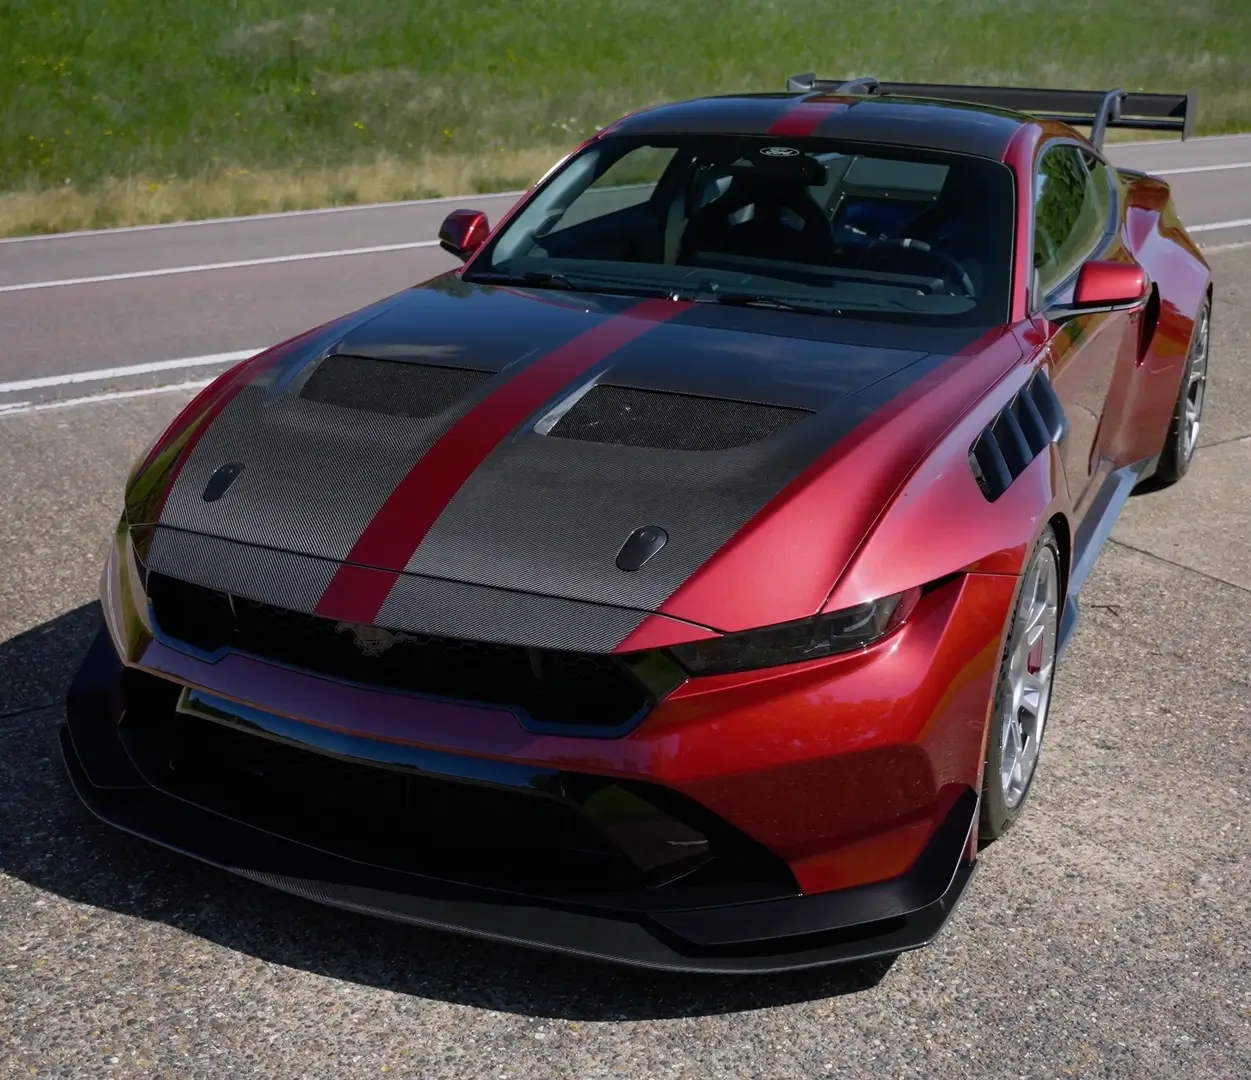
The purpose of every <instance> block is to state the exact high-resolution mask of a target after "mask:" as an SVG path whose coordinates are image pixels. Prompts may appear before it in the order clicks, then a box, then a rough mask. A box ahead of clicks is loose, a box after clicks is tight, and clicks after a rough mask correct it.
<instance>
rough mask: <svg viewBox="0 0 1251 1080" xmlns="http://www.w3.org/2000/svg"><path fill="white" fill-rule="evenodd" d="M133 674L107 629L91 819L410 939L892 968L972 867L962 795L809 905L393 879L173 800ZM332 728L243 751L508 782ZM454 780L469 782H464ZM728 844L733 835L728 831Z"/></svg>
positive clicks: (650, 890)
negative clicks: (905, 841) (388, 925)
mask: <svg viewBox="0 0 1251 1080" xmlns="http://www.w3.org/2000/svg"><path fill="white" fill-rule="evenodd" d="M123 673H124V668H123V665H122V663H121V661H120V660H119V659H118V656H117V652H116V650H115V648H114V645H113V642H112V640H111V637H110V635H109V634H108V633H107V632H106V631H103V630H102V631H101V633H100V635H99V636H98V637H97V639H96V641H95V642H94V644H93V645H92V647H91V649H90V651H89V653H88V655H87V657H86V658H85V660H84V662H83V664H82V667H81V668H80V670H79V672H78V675H77V677H76V678H75V680H74V683H73V684H72V686H71V688H70V692H69V697H68V702H67V725H66V728H65V730H64V731H63V733H62V737H61V744H62V748H63V751H64V755H65V761H66V765H67V768H68V771H69V775H70V779H71V781H72V782H73V785H74V787H75V790H76V791H77V793H78V795H79V796H80V798H81V799H82V801H83V802H84V803H85V804H86V805H87V807H88V808H89V809H90V810H91V811H92V812H93V813H95V814H96V815H97V816H98V817H99V818H101V819H102V820H104V821H106V822H108V823H109V824H112V825H114V826H116V827H118V828H120V829H123V830H125V831H127V832H130V833H132V834H134V835H137V836H140V837H143V838H145V839H148V840H151V841H153V842H155V843H158V844H161V845H163V846H165V847H167V848H169V849H171V850H175V851H179V852H182V853H184V854H187V855H190V856H192V857H194V858H197V859H199V860H201V861H203V862H206V863H209V864H211V865H214V866H217V867H219V868H221V869H224V870H229V871H231V872H232V873H236V874H239V875H241V876H243V877H247V878H250V879H252V880H254V881H259V882H261V883H263V884H266V885H269V886H272V887H274V888H277V889H281V890H284V891H286V892H290V893H293V894H296V895H300V896H304V897H306V898H308V899H312V900H316V901H318V902H320V903H324V904H329V905H332V906H335V907H340V908H345V909H349V910H354V911H359V912H365V913H370V914H375V915H379V916H383V917H387V918H390V919H395V920H398V921H401V922H407V923H411V924H414V925H420V926H426V927H432V928H436V929H441V930H448V931H454V932H458V933H464V934H469V935H472V936H476V937H482V938H488V939H492V940H498V941H505V942H510V943H515V944H519V945H524V946H530V947H536V948H541V949H546V950H551V951H556V952H564V953H571V954H577V955H581V956H586V957H591V958H597V959H601V960H608V961H616V962H622V963H627V964H632V965H636V966H643V967H651V968H662V969H670V970H679V971H705V972H724V973H735V972H739V973H746V972H773V971H784V970H792V969H799V968H807V967H815V966H820V965H825V964H832V963H839V962H846V961H851V960H857V959H865V958H869V957H875V956H883V955H893V954H896V953H899V952H902V951H905V950H908V949H914V948H918V947H920V946H923V945H925V944H927V943H929V942H930V941H931V940H932V939H933V938H934V937H935V936H936V935H937V933H938V932H939V930H940V929H941V928H942V926H943V925H944V923H945V922H946V921H947V919H948V918H949V916H950V915H951V912H952V910H953V909H954V907H955V905H956V903H957V902H958V900H959V899H960V897H961V895H962V894H963V892H964V890H965V888H966V886H967V884H968V881H969V879H970V877H971V875H972V873H973V870H974V866H975V864H974V863H973V862H972V861H971V859H970V857H969V856H970V852H971V850H972V844H971V838H972V835H973V829H974V827H975V825H976V820H977V799H976V796H975V794H974V790H973V788H972V787H971V786H965V787H963V788H959V789H958V790H957V793H956V794H955V796H954V798H952V799H950V800H949V803H948V805H947V807H946V808H945V810H944V812H943V814H942V816H941V817H940V818H939V820H938V822H937V825H936V827H934V828H933V829H932V831H930V833H929V836H928V839H927V840H926V842H925V843H924V845H923V847H922V848H921V849H920V852H919V854H918V855H917V856H916V857H915V859H913V860H912V861H911V862H910V864H909V865H908V866H907V868H906V869H905V870H904V871H903V872H902V873H899V874H897V875H895V876H893V877H889V878H886V879H882V880H877V881H873V882H870V883H867V884H861V885H857V886H854V887H849V888H842V889H835V890H832V891H822V892H811V891H809V892H808V893H804V892H802V891H801V890H800V888H799V887H798V886H797V885H796V884H795V881H794V879H793V878H790V879H789V882H787V881H781V880H779V879H778V878H777V877H776V876H775V877H774V878H773V879H772V880H771V881H770V882H768V883H767V884H764V883H761V882H757V883H755V884H754V885H753V886H752V887H750V888H747V887H742V886H741V885H740V887H729V886H726V885H725V884H724V883H722V884H719V885H716V886H715V887H710V888H707V889H703V890H699V889H683V888H682V887H681V885H680V883H679V886H678V887H677V888H672V887H668V886H666V887H656V886H655V884H654V883H653V884H651V885H646V886H639V887H636V888H633V889H630V888H624V887H618V888H615V889H601V890H600V891H599V892H587V891H586V890H579V889H577V888H573V889H568V888H566V889H564V890H552V891H550V892H546V893H545V891H544V890H543V888H542V887H541V886H540V887H538V888H534V887H512V886H509V885H499V884H491V883H489V881H490V879H489V874H488V875H487V877H486V878H485V879H484V877H483V874H482V873H475V874H472V875H469V877H470V878H471V879H472V880H467V879H465V878H460V879H458V878H457V876H456V875H455V874H451V873H447V872H443V871H440V872H439V873H437V874H434V873H423V872H412V871H411V870H409V869H397V868H396V867H395V866H390V865H382V864H380V862H379V861H378V860H368V859H363V858H356V857H355V856H354V854H347V853H346V852H345V850H344V849H343V847H342V846H341V845H340V846H339V847H338V848H337V849H336V848H334V847H332V846H323V845H321V844H319V842H318V840H317V838H316V837H311V838H310V837H309V836H300V837H299V838H296V837H295V836H293V835H284V834H283V833H282V832H280V831H279V832H276V831H275V830H274V829H272V828H266V827H261V826H262V825H263V824H264V823H258V822H257V821H255V820H253V819H250V818H249V816H248V814H247V813H242V814H240V813H236V812H234V811H233V810H231V809H230V808H229V807H224V806H223V805H222V804H220V803H213V804H212V805H209V804H206V803H205V802H204V801H203V800H200V801H197V796H196V794H195V791H194V790H193V789H185V790H176V789H173V788H170V787H169V785H167V784H165V783H164V782H163V780H162V778H161V775H157V773H156V772H154V769H157V772H159V769H158V767H157V766H156V765H154V764H153V763H152V762H150V761H145V760H143V757H142V755H141V754H137V753H136V746H138V745H139V743H137V742H135V740H134V739H133V738H131V739H129V740H128V739H127V738H126V737H125V735H126V731H127V724H129V723H134V722H137V721H142V722H143V723H144V724H147V725H149V726H150V727H152V728H153V729H155V730H164V729H173V728H176V727H177V726H178V722H179V718H180V717H182V714H181V713H176V712H170V713H169V714H168V715H164V714H162V715H160V716H143V717H138V716H137V715H132V716H130V717H129V719H128V710H129V712H130V713H133V714H137V712H138V710H139V706H138V705H136V704H135V703H134V702H133V701H132V702H130V703H129V704H128V702H127V701H126V700H125V694H124V691H123V685H124V674H123ZM264 715H269V714H264ZM275 719H276V718H275ZM328 730H329V729H327V728H322V727H318V726H316V725H311V724H303V723H294V724H293V723H292V722H290V721H285V722H284V724H283V725H282V726H281V729H279V728H278V727H275V728H274V729H273V730H269V731H264V732H258V733H252V734H248V735H246V736H244V737H245V738H249V739H257V738H268V739H270V740H274V741H278V742H281V743H284V744H286V745H287V746H289V747H293V749H292V752H293V753H298V754H304V755H311V757H309V759H308V760H309V761H313V760H314V759H316V760H317V761H329V760H331V759H333V760H334V761H337V762H340V763H342V762H347V763H349V764H350V765H351V766H352V767H361V768H374V769H378V770H379V772H378V774H377V775H378V776H379V778H381V777H382V776H383V775H384V770H385V773H386V774H387V775H390V774H393V773H395V772H397V771H398V772H401V773H404V774H406V775H407V776H409V777H410V778H413V777H415V778H417V779H419V780H420V781H421V782H423V783H424V782H426V781H427V780H430V779H431V778H435V779H436V780H437V782H438V783H441V784H447V783H451V784H453V785H456V786H457V787H458V788H460V787H461V786H462V785H463V786H464V787H465V788H467V789H468V788H472V786H473V785H475V784H477V785H481V784H483V783H484V782H487V781H489V782H490V783H493V784H499V783H503V782H505V781H501V780H500V779H499V778H498V777H495V776H491V777H485V778H484V775H483V770H484V767H485V766H487V765H489V764H491V763H487V762H484V760H483V759H481V758H475V757H471V756H466V755H462V754H444V755H439V754H434V755H430V754H426V755H423V754H421V753H414V754H409V755H408V756H406V757H405V758H404V760H399V758H393V759H391V760H388V761H387V762H385V764H384V763H382V762H380V761H379V760H378V758H377V756H376V751H377V750H378V749H379V748H381V747H390V746H391V745H392V744H389V743H385V742H380V741H378V740H376V739H369V738H355V737H347V738H346V739H345V738H344V736H343V735H342V734H341V733H336V734H334V735H333V736H328V735H327V732H328ZM328 739H329V741H327V740H328ZM389 752H390V751H389V750H388V753H389ZM435 759H437V760H435ZM495 764H496V765H498V764H499V763H498V762H496V763H495ZM500 767H501V768H503V766H500ZM458 768H459V769H462V770H463V774H462V775H459V776H458V775H456V771H457V769H458ZM487 771H490V770H489V769H488V770H487ZM162 775H163V774H162ZM562 775H568V776H570V777H572V779H573V780H574V781H577V780H579V779H582V780H589V779H590V778H589V777H585V776H583V777H578V776H577V775H576V774H562ZM154 777H155V779H156V782H155V783H153V782H152V780H153V779H154ZM525 782H528V781H522V783H525ZM575 786H576V784H575ZM562 790H563V788H562ZM727 831H729V832H734V830H733V829H730V828H729V827H728V826H727ZM744 839H745V840H746V838H744ZM747 846H748V847H751V846H752V845H751V843H750V842H748V843H747ZM762 850H763V849H762ZM416 854H417V855H418V856H420V854H421V853H420V852H417V853H416ZM767 876H768V875H767V874H766V875H765V877H767Z"/></svg>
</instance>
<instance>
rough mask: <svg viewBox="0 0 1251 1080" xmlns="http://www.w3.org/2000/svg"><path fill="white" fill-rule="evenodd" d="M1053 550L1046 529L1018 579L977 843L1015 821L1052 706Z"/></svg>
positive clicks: (1055, 635) (1056, 565)
mask: <svg viewBox="0 0 1251 1080" xmlns="http://www.w3.org/2000/svg"><path fill="white" fill-rule="evenodd" d="M1060 605H1061V596H1060V548H1059V544H1058V543H1057V542H1056V536H1055V532H1054V531H1053V530H1052V528H1051V526H1050V525H1048V526H1047V527H1046V528H1045V529H1044V530H1043V533H1042V535H1041V536H1040V537H1039V538H1038V540H1037V542H1036V543H1035V544H1034V548H1033V551H1031V552H1030V556H1029V559H1028V560H1027V561H1026V564H1025V569H1024V572H1023V574H1022V580H1021V587H1020V590H1019V592H1018V594H1017V601H1016V607H1015V608H1014V609H1013V612H1012V622H1011V624H1010V626H1009V628H1008V638H1007V642H1006V644H1005V646H1004V652H1003V659H1002V661H1001V663H1000V666H999V682H998V685H997V687H996V689H995V702H994V706H993V709H992V712H991V716H990V730H989V732H988V733H987V739H986V762H985V768H984V769H983V774H982V812H981V822H980V826H979V834H980V838H981V839H982V840H983V841H984V842H985V841H991V840H996V839H998V838H999V837H1000V836H1002V835H1003V834H1004V832H1006V831H1007V830H1008V828H1010V827H1011V825H1012V823H1013V822H1014V821H1016V819H1017V818H1018V817H1019V816H1020V813H1021V810H1022V809H1023V808H1024V806H1025V800H1026V797H1027V796H1028V795H1029V790H1030V784H1031V782H1032V781H1033V779H1034V772H1035V770H1036V769H1037V767H1038V757H1039V754H1040V752H1041V750H1042V740H1043V732H1044V731H1045V729H1046V726H1047V713H1048V710H1049V709H1050V706H1051V686H1052V682H1053V680H1054V678H1055V665H1056V646H1057V641H1058V640H1059V627H1060Z"/></svg>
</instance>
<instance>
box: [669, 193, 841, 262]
mask: <svg viewBox="0 0 1251 1080" xmlns="http://www.w3.org/2000/svg"><path fill="white" fill-rule="evenodd" d="M834 253H835V246H834V236H833V232H832V231H831V229H830V222H829V219H828V218H827V217H826V215H825V213H824V211H822V209H821V207H820V206H818V205H817V203H816V200H814V199H813V197H812V196H811V195H810V194H809V192H808V188H807V186H806V185H805V184H803V183H802V182H800V181H795V180H783V179H779V178H775V177H761V176H753V175H744V174H740V175H737V176H735V177H734V179H733V180H732V181H731V183H730V186H729V187H728V188H727V189H726V191H725V193H724V194H723V195H720V196H719V197H717V198H715V199H714V200H713V201H712V202H710V203H709V204H708V205H707V206H705V207H703V208H702V209H700V210H699V211H697V212H696V213H695V215H694V216H693V217H692V218H691V220H690V222H689V223H688V224H687V227H686V231H685V232H684V233H683V236H682V243H681V246H680V248H679V254H678V262H680V263H685V264H688V265H689V264H690V263H691V262H692V261H693V259H694V258H695V257H696V256H697V255H700V254H704V255H743V256H749V257H753V258H758V259H772V260H776V261H779V262H794V263H808V264H816V265H819V266H828V265H829V264H830V263H831V262H832V261H833V258H834Z"/></svg>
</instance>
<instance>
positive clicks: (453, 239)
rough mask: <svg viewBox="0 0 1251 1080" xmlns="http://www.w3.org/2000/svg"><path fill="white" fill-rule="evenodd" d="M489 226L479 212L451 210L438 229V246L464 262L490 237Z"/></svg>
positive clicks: (485, 217)
mask: <svg viewBox="0 0 1251 1080" xmlns="http://www.w3.org/2000/svg"><path fill="white" fill-rule="evenodd" d="M490 232H491V226H490V224H489V223H488V222H487V216H486V214H484V213H483V212H482V211H481V210H453V211H452V212H451V213H450V214H448V215H447V217H445V218H444V219H443V224H442V225H441V226H440V228H439V246H440V247H441V248H442V249H443V250H444V251H446V252H449V253H450V254H452V255H455V256H456V257H457V258H458V259H460V260H461V262H465V261H467V260H468V259H469V257H470V256H471V255H472V254H473V253H474V252H475V251H477V250H478V248H480V247H481V246H482V245H483V243H484V242H485V241H486V238H487V236H489V235H490Z"/></svg>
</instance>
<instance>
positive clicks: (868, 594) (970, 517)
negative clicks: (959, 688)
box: [823, 364, 1072, 618]
mask: <svg viewBox="0 0 1251 1080" xmlns="http://www.w3.org/2000/svg"><path fill="white" fill-rule="evenodd" d="M1037 370H1038V368H1037V366H1036V365H1026V364H1022V365H1019V366H1018V367H1017V368H1015V369H1014V370H1013V371H1012V372H1011V373H1010V374H1009V375H1008V377H1006V378H1005V379H1003V380H1002V381H1001V382H1000V383H999V384H998V385H997V386H996V387H995V388H994V389H993V390H992V391H991V392H990V393H989V394H987V395H986V396H985V397H984V398H983V399H982V400H981V401H979V402H978V403H977V405H976V406H975V407H974V408H972V409H971V410H970V411H969V412H967V413H966V414H965V416H964V417H963V418H962V419H961V420H960V421H959V422H958V423H956V424H955V425H954V426H953V427H952V428H951V429H950V430H949V431H948V432H947V434H946V436H945V437H944V438H943V439H942V440H941V441H940V442H939V443H938V444H936V445H935V446H934V447H933V449H932V450H931V451H930V453H929V454H928V455H927V456H926V457H925V459H924V460H923V461H922V462H921V463H920V465H919V466H918V468H917V469H916V470H915V471H914V472H913V473H912V474H911V476H910V477H909V478H908V479H907V481H906V482H905V483H904V484H903V485H902V487H901V488H900V489H899V491H898V492H897V493H896V494H895V497H894V498H893V499H892V500H891V502H890V505H889V506H888V508H887V510H886V511H885V513H884V514H883V515H882V516H881V517H880V518H879V520H878V522H877V524H876V525H875V527H874V528H873V529H872V530H871V532H870V533H869V535H868V536H867V537H866V538H865V540H864V542H863V543H862V544H861V546H860V549H859V550H858V551H857V553H856V555H855V556H854V558H853V559H852V560H851V562H850V564H849V566H848V568H847V570H846V572H845V573H844V574H843V575H842V576H841V578H840V579H839V581H838V583H837V585H836V586H835V587H834V589H833V590H832V591H831V593H830V595H829V597H828V598H827V600H826V603H825V605H824V607H823V610H825V611H836V610H839V609H842V608H847V607H853V606H855V605H856V604H860V603H864V602H865V601H868V600H872V599H875V598H878V597H882V596H892V595H894V594H895V593H899V592H903V591H904V590H906V589H910V588H913V587H916V586H919V585H926V584H929V583H932V582H936V581H940V580H942V579H943V578H946V577H949V576H951V575H953V574H960V573H974V574H977V573H981V574H1006V575H1017V574H1019V573H1020V572H1021V569H1022V566H1023V565H1024V562H1025V559H1026V557H1027V556H1028V554H1029V551H1030V548H1031V546H1032V545H1033V543H1034V540H1035V538H1036V536H1037V535H1038V533H1039V531H1040V530H1041V528H1042V526H1043V524H1045V523H1046V522H1048V521H1053V522H1055V524H1056V526H1057V533H1059V534H1062V535H1061V536H1060V542H1061V545H1062V547H1063V548H1064V555H1065V559H1066V569H1067V558H1068V551H1069V549H1070V547H1071V545H1070V543H1069V540H1070V526H1069V522H1070V521H1071V520H1072V505H1071V502H1070V500H1069V494H1068V489H1067V486H1066V484H1065V480H1064V467H1063V462H1062V460H1061V456H1060V453H1059V448H1058V446H1057V445H1056V444H1055V443H1054V442H1053V443H1051V444H1050V445H1048V446H1047V447H1045V448H1044V449H1043V450H1042V451H1040V452H1039V453H1038V454H1037V455H1036V456H1035V457H1034V458H1033V460H1031V461H1030V462H1029V464H1028V465H1027V466H1026V467H1025V469H1024V470H1023V471H1022V472H1021V473H1020V474H1019V475H1018V476H1017V477H1016V479H1015V480H1014V481H1013V482H1012V483H1011V484H1010V485H1009V486H1008V487H1007V489H1006V490H1005V491H1003V492H1002V494H999V495H998V497H997V498H995V499H994V500H993V501H992V500H991V499H988V498H987V496H986V495H984V494H983V493H982V490H981V488H980V487H979V486H978V483H977V480H976V479H975V477H974V473H973V469H972V466H971V464H970V460H969V458H970V451H971V449H972V447H973V444H974V443H975V442H976V441H977V438H978V436H979V435H980V434H981V433H982V431H983V430H984V429H985V428H986V427H987V426H988V425H990V424H991V423H992V422H993V421H994V419H995V417H996V416H997V415H998V414H999V413H1000V412H1001V410H1003V409H1004V408H1005V407H1007V405H1008V404H1009V402H1010V401H1011V399H1012V398H1013V396H1014V395H1015V394H1016V393H1017V392H1018V391H1019V390H1021V389H1022V388H1023V387H1024V385H1025V384H1026V383H1027V382H1028V381H1029V379H1030V378H1031V377H1032V376H1033V375H1034V373H1035V372H1036V371H1037ZM1006 614H1007V613H1006V610H1005V612H1004V616H1005V618H1006Z"/></svg>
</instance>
